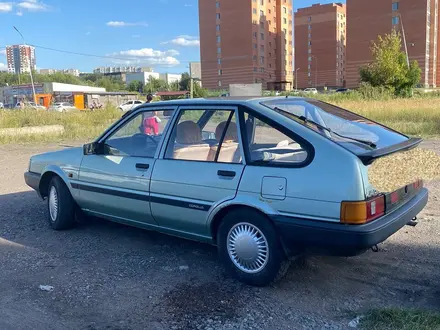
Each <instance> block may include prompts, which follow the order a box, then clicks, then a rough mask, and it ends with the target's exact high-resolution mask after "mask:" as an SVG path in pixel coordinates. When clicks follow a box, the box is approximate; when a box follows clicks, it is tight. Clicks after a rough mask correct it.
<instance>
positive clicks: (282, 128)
mask: <svg viewBox="0 0 440 330" xmlns="http://www.w3.org/2000/svg"><path fill="white" fill-rule="evenodd" d="M258 106H261V105H260V104H259V105H258ZM238 111H239V116H240V117H239V122H240V127H246V124H245V120H244V114H245V112H246V113H248V114H251V115H252V116H253V117H254V118H257V119H259V120H261V121H263V122H265V123H266V124H268V125H270V126H271V127H272V128H275V129H276V130H278V131H279V132H281V133H283V134H284V135H286V136H287V137H289V138H291V139H292V140H294V141H296V142H297V143H299V144H300V145H301V146H303V148H304V150H305V151H307V157H306V159H305V160H304V161H303V162H301V163H291V164H289V163H277V164H269V163H266V164H262V163H258V164H256V162H255V161H252V159H251V155H250V151H249V146H248V144H247V142H246V145H245V144H244V143H243V149H244V156H245V157H244V158H246V165H247V166H257V167H275V168H304V167H307V166H308V165H310V164H311V163H312V161H313V159H314V158H315V148H314V147H313V145H312V144H311V143H310V142H309V141H307V140H306V139H305V138H303V137H302V136H300V135H298V134H296V133H294V132H292V131H291V130H290V129H288V128H287V127H285V126H284V125H282V124H280V123H279V122H277V121H275V120H273V119H271V118H269V117H268V116H265V115H262V114H261V113H260V112H258V111H257V110H255V109H253V108H251V107H249V106H244V105H242V106H240V107H239V109H238ZM254 134H255V132H254ZM241 135H242V137H241V140H242V141H248V139H247V137H248V136H247V132H246V130H245V129H243V130H241Z"/></svg>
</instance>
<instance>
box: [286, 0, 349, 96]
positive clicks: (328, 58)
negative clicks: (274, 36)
mask: <svg viewBox="0 0 440 330" xmlns="http://www.w3.org/2000/svg"><path fill="white" fill-rule="evenodd" d="M345 54H346V7H345V5H344V4H341V3H330V4H325V5H320V4H316V5H312V6H311V7H306V8H300V9H298V10H297V11H296V12H295V72H296V77H295V79H297V82H296V85H297V87H298V88H307V87H317V88H323V87H328V88H338V87H343V86H344V85H345V63H346V59H345Z"/></svg>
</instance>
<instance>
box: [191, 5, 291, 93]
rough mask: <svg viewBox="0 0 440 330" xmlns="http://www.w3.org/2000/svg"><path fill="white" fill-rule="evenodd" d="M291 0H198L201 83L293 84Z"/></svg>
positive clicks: (215, 86) (211, 86) (219, 86)
mask: <svg viewBox="0 0 440 330" xmlns="http://www.w3.org/2000/svg"><path fill="white" fill-rule="evenodd" d="M292 8H293V5H292V0H240V1H236V0H217V1H215V0H209V1H208V0H205V1H199V26H200V58H201V68H202V70H201V71H202V81H203V86H204V87H205V88H208V89H227V88H228V87H229V85H230V84H251V83H262V85H263V88H264V89H265V88H269V89H281V90H286V89H291V88H292V87H293V68H292V62H293V51H292V49H293V45H292V37H293V35H292V28H293V23H292V21H293V20H292V18H293V10H292Z"/></svg>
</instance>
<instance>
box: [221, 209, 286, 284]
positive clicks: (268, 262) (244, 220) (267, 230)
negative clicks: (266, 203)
mask: <svg viewBox="0 0 440 330" xmlns="http://www.w3.org/2000/svg"><path fill="white" fill-rule="evenodd" d="M243 229H245V230H247V231H249V232H252V231H253V233H254V234H256V236H255V237H258V239H259V241H260V243H261V244H262V245H260V250H259V251H260V252H261V253H262V255H263V257H262V259H260V261H259V264H256V266H255V267H253V269H252V267H247V265H245V264H243V263H240V261H241V260H240V258H238V257H237V256H239V254H240V253H239V252H238V251H237V250H236V251H237V252H238V253H236V254H235V261H234V252H233V250H232V249H231V248H228V238H231V239H232V238H233V235H232V236H231V234H233V233H237V231H240V230H243ZM245 232H246V231H245ZM242 233H243V232H242ZM238 237H239V236H238ZM236 238H237V236H236ZM241 238H242V239H243V240H244V241H246V239H249V242H251V243H254V242H255V238H252V237H251V236H247V235H245V234H241ZM236 242H237V241H236ZM230 246H232V243H231V245H230ZM241 246H243V244H242V245H241ZM264 246H266V247H267V248H264ZM250 247H251V250H250V251H251V252H250V254H251V255H253V256H256V253H257V245H253V244H252V245H250ZM217 248H218V253H219V257H220V260H221V261H222V263H223V265H224V266H225V268H226V270H227V271H228V273H229V274H231V276H233V277H234V278H236V279H238V280H239V281H241V282H243V283H246V284H249V285H253V286H266V285H269V284H271V283H273V282H276V281H278V280H280V279H281V278H282V277H283V276H284V275H285V273H286V272H287V270H288V268H289V265H290V261H288V260H287V258H286V255H285V253H284V250H283V248H282V246H281V242H280V239H279V237H278V234H277V232H276V230H275V228H274V226H273V225H272V223H271V222H270V221H269V220H268V219H267V218H266V217H265V216H264V215H262V214H261V213H259V212H258V211H256V210H252V209H245V208H243V209H237V210H233V211H231V212H230V213H228V214H226V216H225V217H224V218H223V220H222V222H221V223H220V226H219V228H218V231H217ZM246 252H249V250H248V251H244V252H243V249H241V255H242V256H243V253H246ZM263 259H264V261H261V260H263ZM240 267H241V268H240ZM245 268H247V269H245Z"/></svg>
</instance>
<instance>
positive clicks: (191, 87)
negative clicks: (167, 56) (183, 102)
mask: <svg viewBox="0 0 440 330" xmlns="http://www.w3.org/2000/svg"><path fill="white" fill-rule="evenodd" d="M189 80H190V82H191V83H190V91H191V93H190V97H191V98H194V79H193V77H190V78H189Z"/></svg>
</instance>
